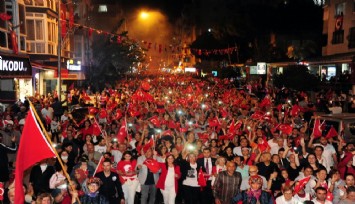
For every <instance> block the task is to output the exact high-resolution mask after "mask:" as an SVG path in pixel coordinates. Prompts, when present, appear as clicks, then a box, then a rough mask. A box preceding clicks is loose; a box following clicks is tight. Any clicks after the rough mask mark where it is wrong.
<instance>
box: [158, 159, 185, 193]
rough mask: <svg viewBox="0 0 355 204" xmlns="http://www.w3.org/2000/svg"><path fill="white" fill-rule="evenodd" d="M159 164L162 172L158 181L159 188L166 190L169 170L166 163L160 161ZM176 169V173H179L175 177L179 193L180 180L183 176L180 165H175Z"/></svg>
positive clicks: (176, 190) (176, 189)
mask: <svg viewBox="0 0 355 204" xmlns="http://www.w3.org/2000/svg"><path fill="white" fill-rule="evenodd" d="M159 165H160V168H161V173H160V177H159V180H158V182H157V188H160V189H162V190H164V189H165V179H166V175H167V174H168V170H167V168H166V165H165V163H159ZM174 171H175V174H177V175H178V177H174V178H175V192H176V193H177V192H178V180H179V178H180V176H181V172H180V166H177V165H175V166H174Z"/></svg>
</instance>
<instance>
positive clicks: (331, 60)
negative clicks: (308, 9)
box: [309, 0, 355, 94]
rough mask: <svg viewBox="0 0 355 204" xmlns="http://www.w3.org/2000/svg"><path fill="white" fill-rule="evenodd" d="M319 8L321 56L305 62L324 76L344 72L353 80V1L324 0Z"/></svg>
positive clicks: (354, 59)
mask: <svg viewBox="0 0 355 204" xmlns="http://www.w3.org/2000/svg"><path fill="white" fill-rule="evenodd" d="M323 10H324V12H323V47H322V57H321V58H319V59H313V60H311V61H310V63H309V64H310V66H312V67H317V68H318V70H319V74H321V75H322V76H323V77H326V78H327V79H330V78H331V77H334V76H340V75H342V74H344V72H350V73H351V75H352V78H353V79H355V70H354V69H355V66H354V63H355V1H354V0H327V1H325V3H324V7H323ZM352 83H353V84H354V83H355V80H353V81H352ZM354 94H355V93H354Z"/></svg>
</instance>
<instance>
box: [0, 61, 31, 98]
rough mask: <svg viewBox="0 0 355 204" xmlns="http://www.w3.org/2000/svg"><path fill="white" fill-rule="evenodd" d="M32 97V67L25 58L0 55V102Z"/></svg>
mask: <svg viewBox="0 0 355 204" xmlns="http://www.w3.org/2000/svg"><path fill="white" fill-rule="evenodd" d="M32 95H33V80H32V66H31V64H30V60H29V58H28V57H27V56H18V55H6V54H0V102H1V103H13V102H15V101H17V100H19V99H20V100H24V98H25V97H26V96H32Z"/></svg>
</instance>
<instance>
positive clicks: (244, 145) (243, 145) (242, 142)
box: [240, 139, 248, 147]
mask: <svg viewBox="0 0 355 204" xmlns="http://www.w3.org/2000/svg"><path fill="white" fill-rule="evenodd" d="M247 145H248V142H247V140H246V139H242V140H241V141H240V146H241V147H246V146H247Z"/></svg>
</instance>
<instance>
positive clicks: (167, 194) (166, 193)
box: [157, 155, 181, 204]
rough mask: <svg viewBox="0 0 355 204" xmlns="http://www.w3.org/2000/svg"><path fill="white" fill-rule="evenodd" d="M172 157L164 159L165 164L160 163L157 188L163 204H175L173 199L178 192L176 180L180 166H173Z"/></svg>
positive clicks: (178, 176) (179, 174)
mask: <svg viewBox="0 0 355 204" xmlns="http://www.w3.org/2000/svg"><path fill="white" fill-rule="evenodd" d="M174 160H175V158H174V156H173V155H169V156H167V157H166V160H165V163H160V168H161V174H160V177H159V180H158V183H157V188H159V189H160V191H161V193H162V194H163V198H164V204H175V197H176V195H177V192H178V180H179V178H180V176H181V172H180V166H178V165H175V164H174Z"/></svg>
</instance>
